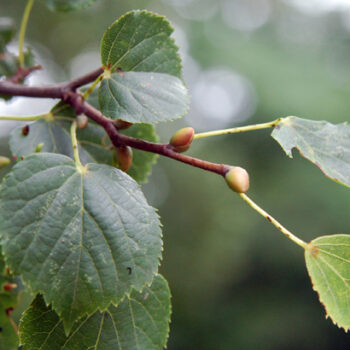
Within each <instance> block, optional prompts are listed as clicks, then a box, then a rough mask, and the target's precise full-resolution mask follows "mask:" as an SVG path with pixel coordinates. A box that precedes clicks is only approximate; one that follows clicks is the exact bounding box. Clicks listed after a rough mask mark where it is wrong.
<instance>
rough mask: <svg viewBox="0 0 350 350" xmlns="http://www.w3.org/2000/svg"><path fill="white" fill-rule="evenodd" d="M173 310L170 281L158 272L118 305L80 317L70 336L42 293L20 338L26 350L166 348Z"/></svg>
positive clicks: (25, 319) (23, 324)
mask: <svg viewBox="0 0 350 350" xmlns="http://www.w3.org/2000/svg"><path fill="white" fill-rule="evenodd" d="M170 312H171V311H170V292H169V288H168V284H167V282H166V281H165V279H164V278H163V277H162V276H160V275H157V276H156V277H155V278H154V280H153V282H152V285H151V286H150V287H145V288H144V290H143V291H142V293H138V292H135V291H133V292H132V293H131V294H130V296H129V297H126V298H125V299H124V301H122V302H121V303H120V304H119V305H118V306H117V307H115V306H110V307H109V308H108V310H106V311H105V312H103V313H100V312H96V313H95V314H93V315H92V316H90V317H86V318H85V319H83V320H80V321H78V322H77V323H76V324H75V325H74V327H73V329H72V332H71V333H70V334H69V335H68V336H67V337H66V336H65V334H64V330H63V325H62V321H61V320H60V319H59V317H58V316H57V314H56V313H55V312H54V311H53V310H52V309H51V308H50V307H47V306H46V305H45V303H44V300H43V298H42V297H41V296H40V295H39V296H37V297H36V299H35V300H34V301H33V303H32V306H31V307H30V308H29V309H28V310H27V311H26V312H25V314H24V316H23V318H22V322H21V324H20V328H19V332H20V339H21V343H22V344H24V350H34V349H41V350H68V349H75V350H86V349H99V350H111V349H113V350H162V349H163V347H164V346H165V345H166V341H167V337H168V332H169V320H170Z"/></svg>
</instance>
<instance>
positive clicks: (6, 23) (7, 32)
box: [0, 17, 16, 53]
mask: <svg viewBox="0 0 350 350" xmlns="http://www.w3.org/2000/svg"><path fill="white" fill-rule="evenodd" d="M15 34H16V28H15V24H14V22H13V21H12V19H11V18H8V17H0V53H3V52H4V51H5V47H6V45H7V44H8V43H9V42H10V41H11V40H12V38H13V37H14V35H15Z"/></svg>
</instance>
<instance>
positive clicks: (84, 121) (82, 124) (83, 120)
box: [77, 114, 89, 129]
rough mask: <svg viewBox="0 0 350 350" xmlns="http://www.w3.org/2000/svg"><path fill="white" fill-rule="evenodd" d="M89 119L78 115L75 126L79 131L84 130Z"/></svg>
mask: <svg viewBox="0 0 350 350" xmlns="http://www.w3.org/2000/svg"><path fill="white" fill-rule="evenodd" d="M88 122H89V119H88V117H87V116H86V115H84V114H80V115H78V116H77V126H78V128H79V129H85V128H86V127H87V125H88Z"/></svg>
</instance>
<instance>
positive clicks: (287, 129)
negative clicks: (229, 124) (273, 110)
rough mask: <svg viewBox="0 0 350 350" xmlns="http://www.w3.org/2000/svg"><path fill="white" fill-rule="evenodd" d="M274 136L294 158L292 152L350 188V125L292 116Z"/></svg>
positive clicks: (277, 127)
mask: <svg viewBox="0 0 350 350" xmlns="http://www.w3.org/2000/svg"><path fill="white" fill-rule="evenodd" d="M272 137H273V138H274V139H275V140H276V141H277V142H278V143H279V144H280V145H281V147H282V148H283V149H284V151H285V152H286V154H287V155H288V156H289V157H290V158H292V149H293V148H296V149H297V150H298V151H299V152H300V154H301V155H302V156H303V157H304V158H306V159H308V160H310V161H311V162H312V163H314V164H315V165H317V166H318V167H319V168H320V169H321V171H322V172H323V173H324V174H325V175H326V176H327V177H329V178H331V179H332V180H334V181H336V182H338V183H340V184H343V185H345V186H350V126H349V125H348V124H346V123H343V124H337V125H334V124H331V123H328V122H325V121H313V120H307V119H301V118H297V117H288V118H284V119H282V121H281V122H280V123H279V124H278V125H277V126H276V127H275V129H274V131H273V132H272Z"/></svg>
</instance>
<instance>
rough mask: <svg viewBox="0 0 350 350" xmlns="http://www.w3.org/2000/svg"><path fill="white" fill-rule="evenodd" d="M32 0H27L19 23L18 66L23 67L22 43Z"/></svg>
mask: <svg viewBox="0 0 350 350" xmlns="http://www.w3.org/2000/svg"><path fill="white" fill-rule="evenodd" d="M33 4H34V0H28V2H27V5H26V7H25V9H24V13H23V18H22V23H21V29H20V32H19V42H18V61H19V66H20V67H22V68H23V67H24V53H23V44H24V37H25V35H26V29H27V23H28V18H29V14H30V11H31V9H32V7H33Z"/></svg>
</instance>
